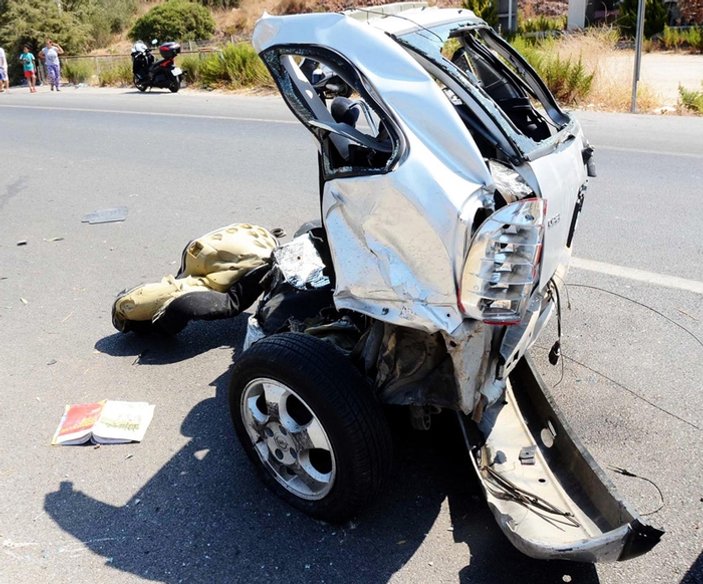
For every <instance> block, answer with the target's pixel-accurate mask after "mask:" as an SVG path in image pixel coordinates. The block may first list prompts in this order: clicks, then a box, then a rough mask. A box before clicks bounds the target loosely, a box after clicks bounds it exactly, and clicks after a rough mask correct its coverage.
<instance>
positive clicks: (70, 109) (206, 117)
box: [0, 104, 300, 125]
mask: <svg viewBox="0 0 703 584" xmlns="http://www.w3.org/2000/svg"><path fill="white" fill-rule="evenodd" d="M0 108H13V109H30V110H46V111H62V112H90V113H99V114H126V115H131V116H159V117H167V118H195V119H201V120H230V121H233V122H257V123H263V124H294V125H298V124H299V123H300V122H298V121H297V120H276V119H271V118H246V117H243V116H210V115H205V114H183V113H173V112H139V111H134V110H111V109H97V108H88V107H50V106H43V105H9V104H8V105H5V104H0Z"/></svg>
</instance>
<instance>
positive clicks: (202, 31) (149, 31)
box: [129, 0, 215, 41]
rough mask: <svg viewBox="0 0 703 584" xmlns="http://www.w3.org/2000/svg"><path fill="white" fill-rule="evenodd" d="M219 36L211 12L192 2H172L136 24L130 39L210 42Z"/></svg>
mask: <svg viewBox="0 0 703 584" xmlns="http://www.w3.org/2000/svg"><path fill="white" fill-rule="evenodd" d="M213 32H215V20H214V19H213V18H212V15H211V14H210V11H209V10H208V9H207V8H205V7H204V6H201V5H200V4H196V3H195V2H190V1H189V0H168V1H167V2H164V3H163V4H159V5H158V6H155V7H154V8H152V9H151V10H149V12H147V13H146V14H145V15H144V16H142V17H141V18H139V19H138V20H137V22H135V23H134V26H133V27H132V30H130V31H129V37H130V38H131V39H132V40H137V39H142V40H146V41H148V40H149V39H152V38H156V39H159V40H161V41H166V40H178V41H188V40H191V41H195V40H201V39H208V38H210V37H211V36H212V34H213Z"/></svg>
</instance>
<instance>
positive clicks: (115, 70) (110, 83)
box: [98, 59, 133, 87]
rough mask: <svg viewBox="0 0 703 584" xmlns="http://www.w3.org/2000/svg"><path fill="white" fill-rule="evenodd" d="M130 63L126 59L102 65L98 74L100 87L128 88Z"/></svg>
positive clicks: (130, 79)
mask: <svg viewBox="0 0 703 584" xmlns="http://www.w3.org/2000/svg"><path fill="white" fill-rule="evenodd" d="M132 81H133V75H132V62H131V61H130V60H128V59H123V60H121V61H113V62H112V63H110V64H109V65H102V66H101V67H100V73H99V74H98V83H100V87H128V86H131V85H132Z"/></svg>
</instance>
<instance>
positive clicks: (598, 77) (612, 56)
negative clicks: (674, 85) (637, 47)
mask: <svg viewBox="0 0 703 584" xmlns="http://www.w3.org/2000/svg"><path fill="white" fill-rule="evenodd" d="M617 42H618V34H617V31H616V30H615V29H613V28H610V27H601V28H590V29H587V30H586V31H584V32H581V33H574V34H568V35H565V36H563V37H560V38H555V39H549V40H548V41H546V42H545V43H544V44H543V45H542V46H541V47H540V49H539V50H541V51H547V52H549V53H551V54H556V55H558V56H559V57H560V58H561V59H571V60H572V61H578V60H579V59H581V62H582V63H583V65H584V68H585V69H586V71H589V72H593V73H594V76H593V82H592V83H591V88H590V91H589V92H588V95H587V96H586V97H585V99H584V100H583V102H582V103H580V104H579V106H580V107H584V108H589V109H590V108H593V109H599V110H606V111H629V109H630V101H631V98H632V69H633V60H634V53H633V52H632V51H626V50H622V49H618V48H617ZM661 105H662V104H661V98H660V97H659V96H658V95H657V94H656V93H655V92H654V90H653V89H652V88H651V87H649V86H648V85H647V84H645V83H639V85H638V91H637V106H638V109H639V110H640V111H643V112H647V111H649V112H652V111H656V110H657V108H659V107H660V106H661Z"/></svg>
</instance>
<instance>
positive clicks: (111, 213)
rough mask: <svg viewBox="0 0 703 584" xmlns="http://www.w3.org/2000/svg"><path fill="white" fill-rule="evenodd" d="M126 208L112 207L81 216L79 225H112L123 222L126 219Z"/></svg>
mask: <svg viewBox="0 0 703 584" xmlns="http://www.w3.org/2000/svg"><path fill="white" fill-rule="evenodd" d="M127 212H128V210H127V207H112V208H110V209H99V210H97V211H93V212H92V213H88V214H87V215H84V216H83V219H81V223H90V224H91V225H94V224H96V223H113V222H116V221H124V220H125V219H126V218H127Z"/></svg>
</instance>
